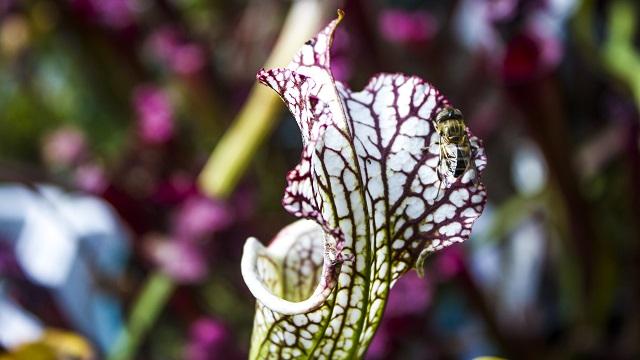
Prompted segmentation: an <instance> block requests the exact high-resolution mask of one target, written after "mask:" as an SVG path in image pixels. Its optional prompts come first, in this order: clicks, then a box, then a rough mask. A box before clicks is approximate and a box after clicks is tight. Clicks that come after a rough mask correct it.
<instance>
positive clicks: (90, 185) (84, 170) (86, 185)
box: [74, 164, 109, 194]
mask: <svg viewBox="0 0 640 360" xmlns="http://www.w3.org/2000/svg"><path fill="white" fill-rule="evenodd" d="M74 182H75V185H76V186H77V187H78V189H80V190H82V191H86V192H88V193H92V194H100V193H102V192H103V191H105V190H106V189H107V187H108V186H109V181H108V179H107V176H106V174H105V173H104V169H103V168H102V167H101V166H100V165H96V164H85V165H82V166H79V167H78V168H76V170H75V173H74Z"/></svg>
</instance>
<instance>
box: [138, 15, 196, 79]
mask: <svg viewBox="0 0 640 360" xmlns="http://www.w3.org/2000/svg"><path fill="white" fill-rule="evenodd" d="M147 43H148V45H147V46H148V48H149V50H150V52H151V54H152V55H153V56H154V57H155V58H156V59H157V60H159V61H160V63H161V64H163V65H164V66H166V67H168V68H170V69H171V70H172V71H174V72H176V73H177V74H180V75H185V76H186V75H193V74H196V73H198V72H199V71H200V70H202V68H203V67H204V65H205V51H204V50H203V49H202V47H200V46H199V45H197V44H194V43H190V42H188V41H185V40H184V39H183V37H182V36H181V34H180V32H179V31H178V30H176V29H174V28H172V27H163V28H161V29H159V30H157V31H156V32H154V33H153V34H152V35H151V36H150V37H149V39H148V41H147Z"/></svg>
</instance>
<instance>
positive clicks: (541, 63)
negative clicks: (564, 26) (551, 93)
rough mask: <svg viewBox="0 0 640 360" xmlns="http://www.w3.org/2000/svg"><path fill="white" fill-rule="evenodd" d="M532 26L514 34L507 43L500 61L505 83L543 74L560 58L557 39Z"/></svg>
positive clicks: (553, 67) (528, 79)
mask: <svg viewBox="0 0 640 360" xmlns="http://www.w3.org/2000/svg"><path fill="white" fill-rule="evenodd" d="M537 28H538V27H535V28H532V29H531V30H529V31H525V32H523V33H521V34H519V35H516V36H514V37H513V38H512V39H511V41H509V43H508V44H507V48H506V52H505V56H504V59H503V61H502V78H503V79H504V81H505V82H507V83H519V82H524V81H530V80H532V79H534V78H536V77H539V76H541V75H544V74H546V73H548V72H550V71H552V70H553V69H555V67H556V66H557V65H558V63H559V62H560V60H561V59H562V52H563V49H562V46H561V45H560V43H559V42H558V39H556V38H554V37H551V36H546V35H547V34H543V33H540V32H536V31H535V29H537Z"/></svg>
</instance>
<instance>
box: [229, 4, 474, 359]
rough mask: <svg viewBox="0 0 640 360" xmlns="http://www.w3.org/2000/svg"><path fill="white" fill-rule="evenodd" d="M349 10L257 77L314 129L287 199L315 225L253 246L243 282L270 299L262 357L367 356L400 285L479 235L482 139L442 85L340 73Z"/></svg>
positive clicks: (257, 339) (301, 224)
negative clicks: (335, 68)
mask: <svg viewBox="0 0 640 360" xmlns="http://www.w3.org/2000/svg"><path fill="white" fill-rule="evenodd" d="M343 16H344V14H343V12H342V11H339V12H338V18H337V19H335V20H333V21H332V22H331V23H330V24H329V25H327V27H326V28H324V30H322V31H321V32H320V33H319V34H318V35H317V36H316V37H315V38H313V39H311V40H309V41H307V42H306V43H305V44H304V45H303V46H302V48H301V49H300V50H299V52H298V53H297V55H296V56H295V57H294V59H293V61H292V62H291V63H289V65H288V66H287V67H286V68H278V69H269V70H261V71H260V72H259V73H258V76H257V79H258V81H260V82H261V83H262V84H264V85H267V86H269V87H271V88H272V89H273V90H275V91H276V92H277V93H278V94H279V95H280V97H281V98H282V100H283V101H284V102H285V104H286V105H287V106H288V108H289V110H290V111H291V113H292V114H293V115H294V117H295V119H296V122H297V124H298V126H299V128H300V132H301V135H302V142H303V150H302V156H301V161H300V163H299V164H298V165H297V166H296V167H295V168H294V169H293V170H291V171H290V172H289V173H288V175H287V187H286V190H285V194H284V198H283V205H284V207H285V209H286V210H287V211H288V212H289V213H291V214H292V215H294V216H296V217H299V218H303V219H307V220H299V221H297V222H294V223H293V224H291V225H289V226H287V227H285V228H284V229H283V230H282V231H281V232H280V233H278V235H277V236H276V237H275V238H274V240H273V241H272V242H271V244H270V245H269V246H267V247H264V246H262V245H261V244H260V243H259V241H258V240H256V239H255V238H249V239H248V240H247V242H246V244H245V246H244V253H243V258H242V266H241V267H242V275H243V277H244V280H245V282H246V284H247V286H248V287H249V290H250V291H251V293H252V294H253V295H254V296H255V297H256V299H257V308H256V316H255V321H254V329H253V335H252V344H251V358H260V359H263V358H314V359H315V358H327V359H328V358H331V359H339V358H353V357H362V356H363V355H364V353H365V352H366V349H367V346H368V345H369V343H370V341H371V339H372V337H373V334H374V333H375V331H376V329H377V327H378V324H379V322H380V319H381V317H382V312H383V310H384V307H385V305H386V302H387V297H388V293H389V290H390V289H391V287H392V286H393V284H394V283H395V281H396V280H397V279H398V278H399V277H400V276H401V275H402V274H404V273H405V272H406V271H408V270H409V269H410V268H412V267H414V268H416V269H417V270H420V269H421V268H422V264H423V262H424V259H425V257H426V255H428V254H430V253H432V252H434V251H436V250H439V249H442V248H444V247H446V246H448V245H450V244H452V243H455V242H462V241H464V240H466V239H467V238H468V237H469V235H470V233H471V227H472V225H473V223H474V221H475V220H476V219H477V218H478V217H479V216H480V214H481V213H482V211H483V209H484V204H485V201H486V192H485V188H484V185H483V184H482V183H481V182H480V176H481V172H482V171H483V169H484V168H485V165H486V158H485V154H484V149H483V147H482V143H481V141H480V140H479V139H478V138H476V137H475V136H473V135H472V134H471V133H470V132H469V129H468V128H467V127H466V125H465V122H464V117H463V116H462V113H461V112H460V111H459V110H455V109H453V106H452V105H451V104H450V102H449V101H448V100H447V99H446V98H445V97H444V96H443V95H442V94H441V93H440V92H439V91H438V90H436V89H435V88H434V87H433V86H432V85H431V84H429V83H427V82H425V81H424V80H422V79H420V78H417V77H413V76H407V75H404V74H399V73H397V74H378V75H376V76H374V77H373V78H372V79H371V80H370V81H369V83H368V84H367V85H366V86H365V88H364V89H363V90H361V91H357V92H355V91H352V90H350V89H349V88H348V87H347V86H346V85H345V84H342V83H341V82H339V81H336V80H335V79H334V77H333V75H332V73H331V66H330V61H331V59H330V48H331V44H332V40H333V35H334V31H335V29H336V27H337V26H338V24H339V23H340V21H341V20H342V18H343ZM450 109H452V110H450ZM448 113H451V114H455V115H456V116H447V115H446V114H448ZM443 114H444V115H443ZM436 119H438V121H436Z"/></svg>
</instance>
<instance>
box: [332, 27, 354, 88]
mask: <svg viewBox="0 0 640 360" xmlns="http://www.w3.org/2000/svg"><path fill="white" fill-rule="evenodd" d="M351 51H352V49H351V37H350V36H349V33H347V32H346V31H345V30H343V29H337V30H336V35H335V38H334V40H333V44H332V47H331V72H332V73H333V78H334V79H336V80H338V81H347V80H348V79H349V78H350V77H351V73H352V68H351V62H350V61H349V56H348V54H349V52H351Z"/></svg>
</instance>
